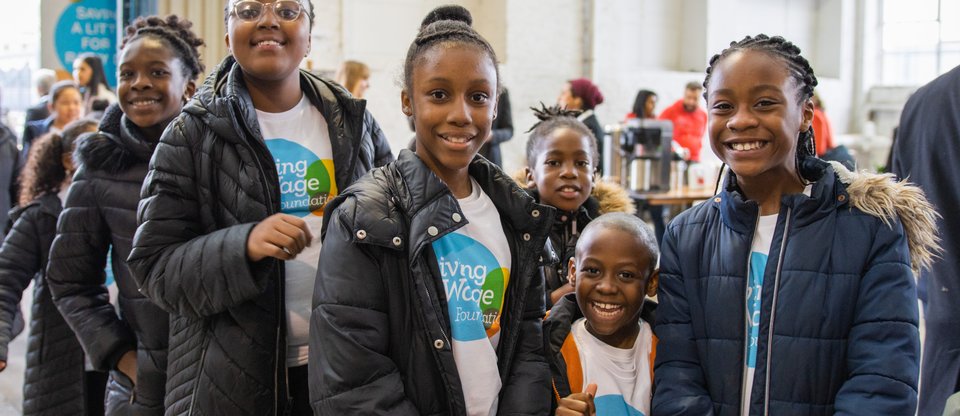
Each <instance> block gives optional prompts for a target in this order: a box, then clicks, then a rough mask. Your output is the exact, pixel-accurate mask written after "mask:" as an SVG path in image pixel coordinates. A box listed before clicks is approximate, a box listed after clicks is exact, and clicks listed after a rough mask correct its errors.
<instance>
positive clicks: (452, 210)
mask: <svg viewBox="0 0 960 416" xmlns="http://www.w3.org/2000/svg"><path fill="white" fill-rule="evenodd" d="M388 167H389V168H380V169H378V170H376V171H374V175H373V179H374V180H377V181H380V182H382V183H381V186H382V187H384V188H388V189H390V194H391V195H392V196H391V200H390V201H382V200H373V198H380V199H382V196H381V195H366V194H364V193H362V192H350V190H348V191H347V192H345V193H347V194H352V195H353V196H355V197H356V198H358V200H364V199H369V200H365V201H362V202H361V203H362V204H363V205H364V206H366V207H369V208H373V207H377V208H373V209H367V210H366V211H365V212H356V213H353V214H354V215H355V216H356V221H355V223H354V226H355V227H356V228H357V229H356V230H353V240H354V241H353V242H354V243H367V244H375V245H379V246H383V247H388V248H391V249H396V250H402V249H404V248H407V247H408V246H409V249H410V255H411V258H414V257H416V256H417V255H419V253H420V252H421V251H422V250H423V249H424V247H425V246H426V245H427V244H430V243H432V242H433V241H436V240H437V239H439V238H440V237H442V236H444V235H445V234H447V233H449V232H452V231H454V230H456V229H458V228H460V227H462V226H463V225H465V224H466V223H467V222H466V221H465V220H460V221H456V219H457V218H463V212H462V211H461V210H460V206H459V204H458V203H457V199H456V198H455V197H454V196H453V194H452V193H451V192H450V189H449V188H447V186H446V185H445V184H444V183H443V181H441V180H440V178H439V177H437V176H436V175H435V174H434V173H433V171H431V170H430V168H429V167H427V165H426V164H424V163H423V161H421V160H420V158H419V157H418V156H417V155H416V154H414V153H413V152H411V151H409V150H406V149H404V150H401V151H400V155H399V157H398V158H397V160H396V161H394V162H393V163H392V164H391V165H388ZM469 170H470V176H471V177H473V179H474V180H476V181H477V183H478V184H480V187H481V188H482V189H483V191H484V192H485V193H486V194H487V195H488V196H489V197H490V199H491V200H492V201H493V203H494V205H496V207H497V210H498V211H499V212H500V216H501V218H502V220H503V221H505V222H507V223H509V224H510V226H511V227H512V228H513V230H514V231H515V232H516V233H517V234H518V235H524V234H530V235H532V236H537V237H538V238H532V237H531V238H529V242H530V243H533V242H536V241H539V244H540V246H543V244H544V243H543V240H544V239H545V238H546V232H547V230H548V229H549V228H550V224H551V223H552V222H553V217H554V215H555V209H554V208H552V207H548V206H546V205H541V204H538V203H536V202H535V201H534V199H533V198H532V197H530V196H529V195H528V194H527V193H526V192H525V191H524V190H523V189H520V187H519V186H517V184H516V183H514V182H513V181H512V180H511V179H510V178H509V177H508V176H507V175H505V174H504V173H503V172H502V171H500V169H499V168H497V167H496V166H495V165H493V164H492V163H490V162H488V161H486V160H485V159H483V158H482V157H477V158H474V159H473V162H471V163H470V167H469ZM398 212H399V214H400V216H402V217H403V221H395V220H392V218H396V216H397V213H398ZM454 214H456V215H454ZM431 227H436V235H432V233H430V231H431V230H430V229H431ZM360 230H363V231H364V233H362V235H363V238H360V237H358V235H357V234H358V232H359V231H360ZM404 235H405V236H406V238H403V236H404ZM526 242H527V241H524V243H526ZM397 243H400V244H397Z"/></svg>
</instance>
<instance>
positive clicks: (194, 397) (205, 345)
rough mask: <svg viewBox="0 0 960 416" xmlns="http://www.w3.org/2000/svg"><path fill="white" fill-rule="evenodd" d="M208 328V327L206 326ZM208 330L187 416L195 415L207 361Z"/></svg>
mask: <svg viewBox="0 0 960 416" xmlns="http://www.w3.org/2000/svg"><path fill="white" fill-rule="evenodd" d="M204 326H205V327H206V325H204ZM207 344H208V343H207V328H204V329H203V342H201V343H200V346H201V349H200V364H199V365H198V367H197V370H198V373H197V378H196V379H195V380H194V381H193V383H194V384H193V394H192V395H191V397H190V410H188V411H187V415H192V414H193V407H194V406H195V405H196V404H197V389H199V388H200V373H199V372H203V363H204V361H206V360H207V346H208V345H207Z"/></svg>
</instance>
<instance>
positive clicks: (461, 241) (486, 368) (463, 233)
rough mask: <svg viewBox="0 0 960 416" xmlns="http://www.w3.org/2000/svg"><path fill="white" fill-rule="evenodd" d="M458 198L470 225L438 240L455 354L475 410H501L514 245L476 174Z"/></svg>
mask: <svg viewBox="0 0 960 416" xmlns="http://www.w3.org/2000/svg"><path fill="white" fill-rule="evenodd" d="M470 181H471V185H472V186H473V190H472V191H471V193H470V196H468V197H466V198H464V199H458V200H457V202H459V204H460V209H461V210H462V211H463V216H464V217H465V218H466V220H467V221H468V223H467V225H465V226H463V227H461V228H460V229H458V230H456V231H454V232H452V233H450V234H447V235H445V236H443V237H442V238H440V239H439V240H437V241H434V242H433V251H434V253H435V254H436V256H437V263H438V265H439V266H440V276H441V278H442V279H443V287H444V289H445V290H446V296H447V314H448V315H449V317H450V327H451V330H452V332H453V334H452V335H453V341H452V346H451V347H452V348H453V358H454V360H455V361H456V363H457V372H458V373H459V374H460V383H461V384H462V386H463V396H464V400H465V402H466V406H467V414H468V415H470V416H488V415H496V414H497V404H498V402H499V395H500V388H501V387H502V386H501V383H500V371H499V369H498V368H497V351H496V350H497V344H498V342H499V340H500V311H501V310H502V309H503V299H504V295H505V294H506V292H507V284H508V283H509V280H510V267H511V257H510V246H509V244H508V242H507V237H506V235H504V233H503V225H501V223H500V213H499V212H498V211H497V207H496V206H494V205H493V201H492V200H490V197H489V196H487V194H486V193H484V192H483V190H481V189H480V185H478V184H477V182H476V181H474V180H473V178H471V179H470Z"/></svg>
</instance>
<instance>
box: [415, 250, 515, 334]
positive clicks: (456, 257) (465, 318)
mask: <svg viewBox="0 0 960 416" xmlns="http://www.w3.org/2000/svg"><path fill="white" fill-rule="evenodd" d="M433 250H434V252H435V253H436V255H437V260H438V262H439V266H440V276H441V278H442V279H443V286H444V288H445V289H446V291H447V299H448V301H447V312H448V313H449V315H450V324H451V327H452V328H451V329H452V331H453V339H454V340H457V341H462V342H466V341H475V340H479V339H485V338H489V337H492V336H493V335H495V334H496V333H497V332H499V331H500V311H501V309H502V308H503V298H504V294H505V293H506V290H507V285H508V284H509V281H510V271H509V270H508V269H506V268H503V267H500V263H499V262H498V261H497V258H496V257H495V256H494V255H493V253H491V252H490V250H489V249H487V247H485V246H484V245H483V244H481V243H480V242H478V241H476V240H474V239H473V238H470V237H468V236H465V235H463V234H457V233H451V234H448V235H446V236H444V237H443V238H441V239H439V240H437V241H435V242H434V243H433Z"/></svg>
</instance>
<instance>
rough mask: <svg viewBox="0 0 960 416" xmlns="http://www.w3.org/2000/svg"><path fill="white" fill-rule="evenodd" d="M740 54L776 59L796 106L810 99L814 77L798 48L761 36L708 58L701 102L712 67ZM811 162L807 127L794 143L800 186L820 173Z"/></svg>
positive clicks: (811, 142) (733, 44)
mask: <svg viewBox="0 0 960 416" xmlns="http://www.w3.org/2000/svg"><path fill="white" fill-rule="evenodd" d="M743 50H754V51H760V52H764V53H767V54H770V55H771V56H774V57H777V58H780V60H781V61H783V62H784V63H785V64H786V66H787V70H788V72H789V73H790V76H792V77H793V79H794V81H796V83H797V85H798V86H799V88H798V91H797V102H799V103H803V102H804V101H806V100H809V99H811V98H812V97H813V90H814V89H815V88H816V87H817V84H818V81H817V76H816V75H815V74H814V72H813V68H812V67H811V66H810V62H809V61H807V59H806V58H804V57H803V56H802V55H800V48H799V47H797V45H794V44H793V42H790V41H788V40H786V39H784V38H783V37H782V36H772V37H771V36H767V35H765V34H762V33H761V34H759V35H757V36H747V37H745V38H743V39H742V40H740V41H739V42H730V47H729V48H727V49H724V50H723V51H721V52H720V53H718V54H716V55H713V57H712V58H710V63H709V66H707V71H706V73H707V75H706V77H705V78H704V79H703V98H704V99H705V100H706V99H707V96H708V89H709V88H710V77H711V76H712V75H713V68H714V66H716V64H717V63H718V62H720V60H721V59H723V58H726V57H727V56H729V55H731V54H733V53H734V52H737V51H743ZM815 158H816V147H815V144H814V137H813V128H812V127H811V128H809V129H807V131H802V132H800V135H799V139H798V143H797V152H796V162H797V174H798V175H799V176H800V181H801V182H804V183H806V182H808V180H807V179H808V178H809V179H811V180H815V179H816V178H817V177H818V176H819V174H821V173H822V169H818V168H817V167H816V164H815V163H813V161H812V159H815ZM718 185H719V183H718Z"/></svg>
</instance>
